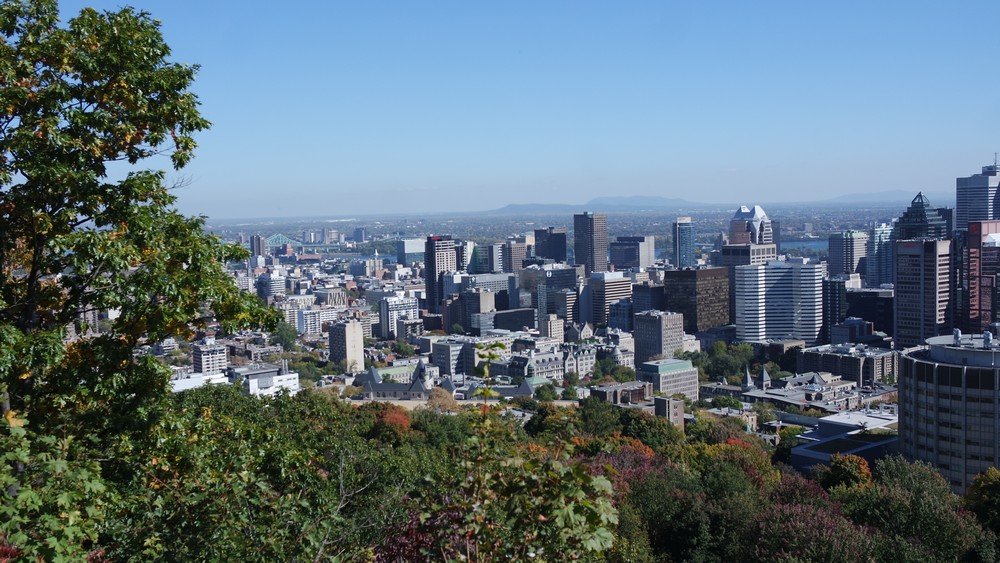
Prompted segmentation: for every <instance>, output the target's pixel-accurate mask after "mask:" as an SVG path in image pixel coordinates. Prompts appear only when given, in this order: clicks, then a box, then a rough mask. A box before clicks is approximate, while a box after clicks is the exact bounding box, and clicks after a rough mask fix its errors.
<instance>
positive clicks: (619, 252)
mask: <svg viewBox="0 0 1000 563" xmlns="http://www.w3.org/2000/svg"><path fill="white" fill-rule="evenodd" d="M609 252H610V255H611V258H610V262H611V264H613V265H614V267H615V269H616V270H645V269H646V268H648V267H650V266H652V265H653V262H655V261H656V239H655V238H653V237H651V236H644V237H616V238H615V241H614V242H612V243H611V244H610V247H609Z"/></svg>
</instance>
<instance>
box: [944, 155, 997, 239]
mask: <svg viewBox="0 0 1000 563" xmlns="http://www.w3.org/2000/svg"><path fill="white" fill-rule="evenodd" d="M998 186H1000V167H998V166H997V164H996V163H994V164H991V165H989V166H983V171H982V173H981V174H973V175H972V176H969V177H967V178H956V179H955V196H956V197H955V199H956V204H957V205H956V207H955V222H956V225H955V228H956V229H965V228H966V227H967V226H968V224H969V221H991V220H995V219H1000V198H998V197H997V196H998V195H1000V194H998V191H997V187H998Z"/></svg>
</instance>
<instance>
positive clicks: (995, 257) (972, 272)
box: [955, 221, 1000, 334]
mask: <svg viewBox="0 0 1000 563" xmlns="http://www.w3.org/2000/svg"><path fill="white" fill-rule="evenodd" d="M967 225H968V232H967V233H965V234H964V236H962V237H961V238H962V245H961V249H960V250H959V252H958V253H957V254H958V256H957V259H958V264H956V266H957V267H958V270H959V271H958V275H957V276H956V281H957V283H958V284H959V285H960V288H961V291H959V292H956V295H957V296H959V297H958V299H959V302H958V303H956V305H957V306H958V309H957V311H956V313H957V314H956V319H955V321H956V322H955V324H956V325H957V326H958V327H959V328H961V329H962V330H963V331H965V332H971V333H976V334H981V333H982V332H983V331H985V330H989V329H990V325H991V324H993V323H994V322H996V320H997V319H996V317H995V315H994V312H995V311H996V308H997V303H996V297H997V283H996V281H997V274H1000V221H969V222H968V223H967Z"/></svg>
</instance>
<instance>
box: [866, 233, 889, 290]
mask: <svg viewBox="0 0 1000 563" xmlns="http://www.w3.org/2000/svg"><path fill="white" fill-rule="evenodd" d="M867 245H868V248H867V249H866V250H865V285H866V286H867V287H879V286H880V285H882V284H886V283H892V225H890V224H888V223H880V224H876V225H872V227H871V229H869V231H868V243H867Z"/></svg>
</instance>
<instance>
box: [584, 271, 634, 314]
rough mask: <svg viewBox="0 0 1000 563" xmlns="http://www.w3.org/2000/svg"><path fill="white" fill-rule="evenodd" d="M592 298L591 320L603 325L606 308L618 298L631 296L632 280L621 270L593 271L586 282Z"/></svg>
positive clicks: (606, 312)
mask: <svg viewBox="0 0 1000 563" xmlns="http://www.w3.org/2000/svg"><path fill="white" fill-rule="evenodd" d="M587 285H588V289H589V290H590V291H591V295H592V298H593V300H594V301H593V307H594V308H593V317H592V318H593V322H594V324H595V325H605V324H607V322H608V309H609V308H610V307H611V304H612V303H614V302H615V301H618V300H619V299H628V298H629V297H632V280H630V279H629V278H626V277H625V276H624V275H623V274H622V273H621V272H594V273H593V274H591V275H590V279H589V281H588V283H587Z"/></svg>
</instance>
